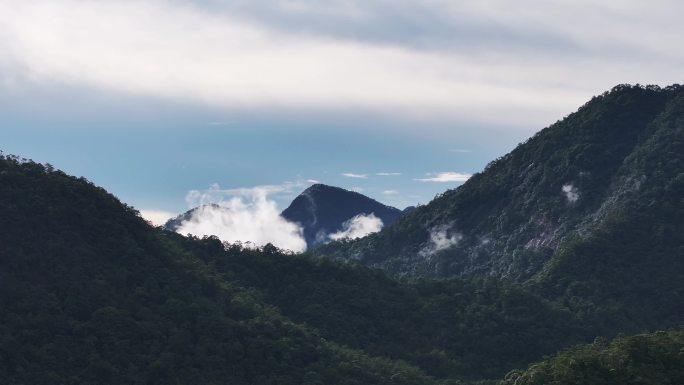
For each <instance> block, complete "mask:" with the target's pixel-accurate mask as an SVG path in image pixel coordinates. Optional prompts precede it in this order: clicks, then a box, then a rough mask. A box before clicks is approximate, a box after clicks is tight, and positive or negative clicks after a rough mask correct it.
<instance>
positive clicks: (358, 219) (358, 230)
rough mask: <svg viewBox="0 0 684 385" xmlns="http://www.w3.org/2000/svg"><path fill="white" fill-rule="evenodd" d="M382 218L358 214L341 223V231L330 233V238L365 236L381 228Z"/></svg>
mask: <svg viewBox="0 0 684 385" xmlns="http://www.w3.org/2000/svg"><path fill="white" fill-rule="evenodd" d="M382 225H383V224H382V219H380V218H378V217H376V216H375V215H373V214H369V215H364V214H359V215H357V216H355V217H354V218H352V219H350V220H348V221H346V222H345V223H344V224H343V228H342V230H341V231H338V232H337V233H334V234H330V235H329V236H328V237H329V238H330V239H332V240H340V239H346V238H349V239H355V238H361V237H365V236H366V235H368V234H372V233H377V232H378V231H380V230H382Z"/></svg>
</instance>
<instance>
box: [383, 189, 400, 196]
mask: <svg viewBox="0 0 684 385" xmlns="http://www.w3.org/2000/svg"><path fill="white" fill-rule="evenodd" d="M382 193H383V194H384V195H397V194H399V191H397V190H385V191H383V192H382Z"/></svg>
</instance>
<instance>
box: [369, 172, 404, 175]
mask: <svg viewBox="0 0 684 385" xmlns="http://www.w3.org/2000/svg"><path fill="white" fill-rule="evenodd" d="M375 175H378V176H399V175H401V173H400V172H378V173H376V174H375Z"/></svg>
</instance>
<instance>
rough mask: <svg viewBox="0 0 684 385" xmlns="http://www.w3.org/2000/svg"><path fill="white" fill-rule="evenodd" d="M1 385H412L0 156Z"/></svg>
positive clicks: (92, 202) (122, 214)
mask: <svg viewBox="0 0 684 385" xmlns="http://www.w3.org/2000/svg"><path fill="white" fill-rule="evenodd" d="M0 228H2V231H0V309H1V310H2V311H0V378H2V383H3V384H8V385H9V384H12V385H14V384H17V385H19V384H86V383H87V384H170V383H178V384H231V385H235V384H274V385H275V384H278V385H280V384H332V383H335V384H358V385H361V384H390V383H391V384H395V383H403V384H407V385H408V384H416V383H427V384H430V383H432V380H431V379H430V378H427V377H426V376H425V375H424V374H422V373H421V372H420V370H418V369H416V368H415V367H411V366H408V365H406V364H403V363H399V362H393V361H390V360H388V359H385V358H372V357H370V356H368V355H366V354H365V353H363V352H361V351H354V350H350V349H348V348H345V347H342V346H340V345H336V344H335V343H332V342H327V341H325V340H323V339H322V338H321V337H320V336H319V335H318V334H317V333H316V332H315V331H313V330H311V329H307V328H306V327H304V326H301V325H298V324H296V323H294V322H292V321H291V320H290V319H289V318H287V317H285V316H283V315H281V314H280V312H279V311H278V310H277V309H276V308H275V307H273V306H270V305H267V304H265V303H264V302H262V301H260V300H259V299H258V296H256V295H255V293H253V292H251V291H247V290H244V289H242V288H240V287H239V286H237V285H236V284H234V283H233V282H230V281H227V280H224V279H222V278H221V276H220V274H219V273H217V272H215V271H214V270H212V269H211V268H210V266H208V265H207V264H205V263H203V262H202V261H201V260H200V259H199V258H196V257H195V256H193V255H192V254H190V253H188V252H187V251H185V250H184V249H183V248H182V247H181V246H180V245H179V244H178V243H177V242H175V241H174V240H173V239H171V238H169V237H168V236H167V235H166V234H164V233H163V232H162V231H160V230H156V229H153V228H152V227H151V226H149V225H148V224H147V223H145V221H143V220H142V219H141V218H139V217H138V216H137V215H136V212H135V211H134V210H133V209H131V208H130V207H127V206H126V205H123V204H121V203H120V202H119V201H118V200H117V199H116V198H115V197H113V196H112V195H110V194H108V193H107V192H105V191H104V190H102V189H100V188H97V187H95V186H93V185H92V184H90V183H89V182H87V181H86V180H83V179H76V178H73V177H69V176H66V175H65V174H63V173H62V172H60V171H54V170H52V168H50V167H47V168H46V167H44V166H42V165H39V164H35V163H32V162H21V161H18V160H16V159H14V158H11V157H9V158H8V157H0Z"/></svg>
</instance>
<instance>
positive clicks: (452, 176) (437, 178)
mask: <svg viewBox="0 0 684 385" xmlns="http://www.w3.org/2000/svg"><path fill="white" fill-rule="evenodd" d="M427 176H428V177H427V178H418V179H416V180H417V181H421V182H441V183H446V182H465V181H467V180H468V179H470V177H471V176H472V175H471V174H464V173H460V172H451V171H448V172H439V173H432V174H427Z"/></svg>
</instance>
